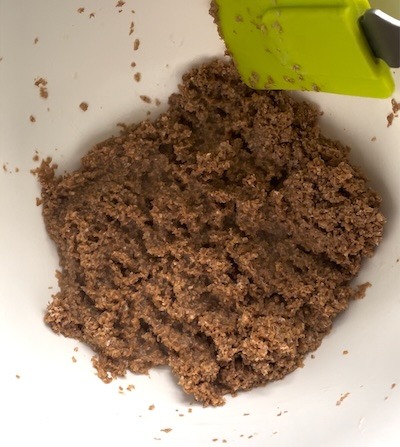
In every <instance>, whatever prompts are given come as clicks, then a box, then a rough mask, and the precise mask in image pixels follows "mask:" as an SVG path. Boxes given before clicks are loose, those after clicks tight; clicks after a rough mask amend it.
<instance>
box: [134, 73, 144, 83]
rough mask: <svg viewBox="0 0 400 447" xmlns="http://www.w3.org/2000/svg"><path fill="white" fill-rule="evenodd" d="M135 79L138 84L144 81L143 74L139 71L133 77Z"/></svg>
mask: <svg viewBox="0 0 400 447" xmlns="http://www.w3.org/2000/svg"><path fill="white" fill-rule="evenodd" d="M133 79H134V80H135V81H136V82H140V80H141V79H142V73H140V72H139V71H138V72H137V73H135V74H134V75H133Z"/></svg>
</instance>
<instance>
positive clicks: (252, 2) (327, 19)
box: [212, 0, 400, 98]
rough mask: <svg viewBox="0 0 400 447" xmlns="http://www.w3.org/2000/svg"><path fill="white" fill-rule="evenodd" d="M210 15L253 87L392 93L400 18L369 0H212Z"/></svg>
mask: <svg viewBox="0 0 400 447" xmlns="http://www.w3.org/2000/svg"><path fill="white" fill-rule="evenodd" d="M212 13H213V15H214V17H215V18H216V21H217V23H218V26H219V30H220V33H221V36H222V37H223V39H224V40H225V43H226V46H227V48H228V51H229V53H230V54H231V56H232V57H233V59H234V60H235V62H236V65H237V67H238V70H239V73H240V75H241V76H242V78H243V80H244V82H246V84H248V85H249V86H250V87H253V88H255V89H279V90H311V91H312V90H314V91H325V92H332V93H341V94H348V95H356V96H370V97H377V98H386V97H388V96H390V95H391V94H392V93H393V90H394V82H393V78H392V75H391V71H390V68H389V65H390V66H392V67H394V66H399V65H400V21H398V20H395V19H394V18H392V17H390V16H388V15H386V14H384V13H383V12H382V11H379V10H373V9H370V5H369V2H368V1H367V0H214V5H213V7H212Z"/></svg>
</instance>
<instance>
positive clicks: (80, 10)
mask: <svg viewBox="0 0 400 447" xmlns="http://www.w3.org/2000/svg"><path fill="white" fill-rule="evenodd" d="M77 11H78V12H79V14H82V13H83V12H85V8H78V9H77Z"/></svg>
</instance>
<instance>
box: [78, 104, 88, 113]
mask: <svg viewBox="0 0 400 447" xmlns="http://www.w3.org/2000/svg"><path fill="white" fill-rule="evenodd" d="M88 107H89V105H88V103H87V102H81V103H80V104H79V108H80V109H81V110H83V111H84V112H86V110H87V109H88Z"/></svg>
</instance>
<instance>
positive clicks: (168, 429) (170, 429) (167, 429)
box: [160, 428, 172, 433]
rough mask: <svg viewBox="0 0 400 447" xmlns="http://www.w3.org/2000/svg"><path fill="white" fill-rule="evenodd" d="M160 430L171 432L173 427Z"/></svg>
mask: <svg viewBox="0 0 400 447" xmlns="http://www.w3.org/2000/svg"><path fill="white" fill-rule="evenodd" d="M160 431H163V432H164V433H169V432H170V431H172V428H162V429H161V430H160Z"/></svg>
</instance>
